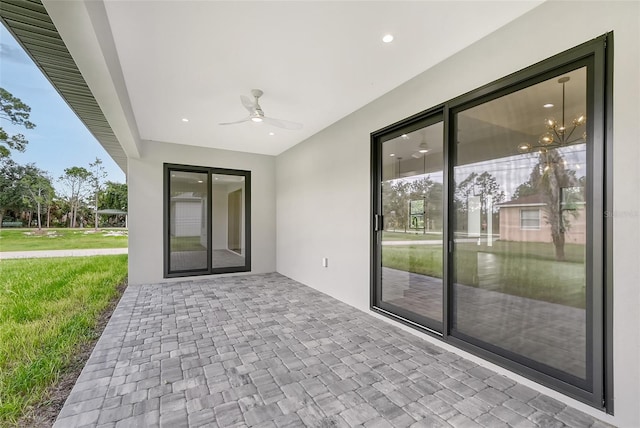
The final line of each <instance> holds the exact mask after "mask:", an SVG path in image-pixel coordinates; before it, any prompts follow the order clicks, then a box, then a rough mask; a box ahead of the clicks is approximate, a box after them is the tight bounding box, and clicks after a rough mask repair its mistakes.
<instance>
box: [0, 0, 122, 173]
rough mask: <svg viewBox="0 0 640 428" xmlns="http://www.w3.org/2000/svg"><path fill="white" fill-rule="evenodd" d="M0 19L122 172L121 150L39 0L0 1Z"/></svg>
mask: <svg viewBox="0 0 640 428" xmlns="http://www.w3.org/2000/svg"><path fill="white" fill-rule="evenodd" d="M0 19H2V22H3V24H4V25H5V26H6V27H7V29H8V30H9V31H10V32H11V33H12V34H13V35H14V37H15V38H16V40H17V41H18V42H19V43H20V44H21V45H22V47H23V48H24V50H25V51H26V52H27V54H29V56H30V57H31V58H32V60H33V61H34V62H35V64H36V65H37V66H38V68H40V70H41V71H42V73H43V74H44V75H45V77H46V78H47V79H49V81H50V82H51V84H52V85H53V87H54V88H55V89H56V90H57V91H58V93H60V95H61V96H62V98H63V99H64V100H65V101H66V102H67V104H68V105H69V107H70V108H71V110H73V112H74V113H75V114H76V115H77V116H78V117H79V118H80V120H81V121H82V122H83V123H84V124H85V126H86V127H87V128H88V129H89V131H90V132H91V133H92V134H93V136H94V137H95V138H96V139H97V140H98V142H99V143H100V144H101V145H102V146H103V147H104V149H105V150H106V151H107V153H108V154H109V156H111V157H112V158H113V160H114V161H115V162H116V163H117V164H118V166H119V167H120V168H121V169H122V170H123V171H125V172H126V171H127V157H126V155H125V152H124V150H123V149H122V146H121V145H120V143H119V141H118V139H117V138H116V136H115V135H114V133H113V131H112V130H111V127H110V126H109V122H108V121H107V119H106V118H105V116H104V114H103V113H102V110H101V109H100V107H99V106H98V103H97V102H96V100H95V99H94V97H93V94H92V93H91V90H90V89H89V87H88V86H87V84H86V83H85V80H84V78H83V77H82V74H81V73H80V71H79V70H78V67H77V66H76V63H75V61H74V60H73V58H72V57H71V55H70V54H69V52H68V50H67V47H66V46H65V44H64V42H63V41H62V39H61V38H60V35H59V34H58V31H57V30H56V27H55V25H54V24H53V22H52V21H51V18H50V17H49V15H48V14H47V11H46V10H45V8H44V6H43V5H42V3H41V2H40V1H39V0H2V5H1V6H0Z"/></svg>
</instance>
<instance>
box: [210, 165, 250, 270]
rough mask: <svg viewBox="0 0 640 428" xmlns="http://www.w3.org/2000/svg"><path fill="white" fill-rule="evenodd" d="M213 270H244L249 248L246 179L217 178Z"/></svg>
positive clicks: (215, 175)
mask: <svg viewBox="0 0 640 428" xmlns="http://www.w3.org/2000/svg"><path fill="white" fill-rule="evenodd" d="M212 177H213V180H212V198H213V213H212V217H213V223H212V224H213V229H212V245H213V251H212V266H213V268H214V269H215V268H224V267H234V266H244V265H245V263H246V260H245V255H246V246H245V242H246V239H245V234H246V231H245V206H244V202H245V177H244V176H243V175H229V174H213V176H212Z"/></svg>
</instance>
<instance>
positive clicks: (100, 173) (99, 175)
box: [89, 158, 107, 230]
mask: <svg viewBox="0 0 640 428" xmlns="http://www.w3.org/2000/svg"><path fill="white" fill-rule="evenodd" d="M89 168H90V169H91V187H92V188H93V218H94V221H95V223H94V227H95V229H96V230H98V196H99V194H100V191H101V190H102V187H103V185H104V180H105V179H106V178H107V171H106V170H105V169H104V167H103V166H102V160H100V159H98V158H96V160H95V162H93V163H90V164H89Z"/></svg>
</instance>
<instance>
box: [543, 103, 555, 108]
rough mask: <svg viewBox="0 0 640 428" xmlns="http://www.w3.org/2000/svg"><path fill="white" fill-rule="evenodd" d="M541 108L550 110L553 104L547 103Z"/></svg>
mask: <svg viewBox="0 0 640 428" xmlns="http://www.w3.org/2000/svg"><path fill="white" fill-rule="evenodd" d="M542 107H544V108H551V107H553V104H551V103H547V104H545V105H543V106H542Z"/></svg>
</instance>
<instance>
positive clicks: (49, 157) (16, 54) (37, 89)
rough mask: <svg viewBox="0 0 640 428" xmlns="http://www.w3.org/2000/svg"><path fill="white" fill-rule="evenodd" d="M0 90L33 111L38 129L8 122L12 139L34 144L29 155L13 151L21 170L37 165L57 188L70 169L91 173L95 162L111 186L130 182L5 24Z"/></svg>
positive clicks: (1, 40) (0, 28)
mask: <svg viewBox="0 0 640 428" xmlns="http://www.w3.org/2000/svg"><path fill="white" fill-rule="evenodd" d="M0 86H1V87H3V88H4V89H6V90H7V91H9V92H11V94H13V96H15V97H18V98H20V99H21V100H22V102H24V103H25V104H27V105H28V106H29V107H31V116H30V118H29V120H30V121H31V122H33V123H35V124H36V127H35V128H34V129H30V130H29V129H25V128H23V127H14V126H12V125H11V124H10V123H9V122H7V121H5V120H3V121H2V124H1V125H0V126H2V127H3V128H4V129H5V130H6V131H7V132H8V133H9V134H10V135H12V134H14V133H21V134H24V135H25V136H26V137H27V140H29V144H28V145H27V149H26V150H25V152H24V153H20V152H17V151H13V152H12V155H11V158H12V159H13V160H14V161H16V162H17V163H19V164H22V165H24V164H27V163H35V164H36V166H37V167H38V168H40V169H42V170H45V171H47V172H49V175H50V176H51V177H52V178H53V179H54V186H55V187H56V188H59V187H60V186H59V185H58V183H57V179H58V177H60V176H61V175H62V174H63V173H64V169H65V168H69V167H72V166H82V167H85V168H88V167H89V163H91V162H93V161H95V159H96V157H97V158H100V159H101V160H102V164H103V166H104V168H105V170H106V172H107V174H108V178H107V180H110V181H115V182H118V183H124V182H125V174H124V172H122V170H121V169H120V167H119V166H118V165H117V164H116V163H115V162H114V161H113V160H112V159H111V157H109V155H108V154H107V152H106V151H105V150H104V149H103V148H102V146H101V145H100V143H98V141H97V140H96V139H95V138H94V137H93V135H91V133H90V132H89V131H88V130H87V128H86V127H85V126H84V124H83V123H82V122H81V121H80V119H78V117H77V116H76V115H75V114H74V113H73V111H71V109H70V108H69V106H68V105H67V103H66V102H65V101H64V100H63V99H62V97H60V95H59V94H58V92H56V90H55V89H53V87H52V86H51V84H50V83H49V81H48V80H47V79H46V78H45V77H44V76H43V75H42V73H41V72H40V70H39V69H38V67H36V65H35V64H34V63H33V61H31V58H29V56H28V55H27V54H26V53H25V52H24V50H23V49H22V47H21V46H20V45H19V44H18V43H17V42H16V41H15V39H14V38H13V36H12V35H11V34H10V33H9V32H8V31H7V30H6V28H4V26H3V25H2V24H0Z"/></svg>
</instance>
